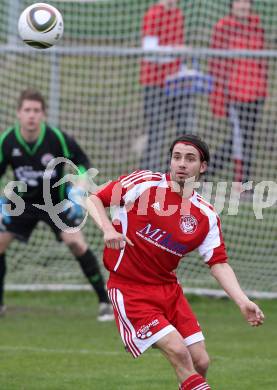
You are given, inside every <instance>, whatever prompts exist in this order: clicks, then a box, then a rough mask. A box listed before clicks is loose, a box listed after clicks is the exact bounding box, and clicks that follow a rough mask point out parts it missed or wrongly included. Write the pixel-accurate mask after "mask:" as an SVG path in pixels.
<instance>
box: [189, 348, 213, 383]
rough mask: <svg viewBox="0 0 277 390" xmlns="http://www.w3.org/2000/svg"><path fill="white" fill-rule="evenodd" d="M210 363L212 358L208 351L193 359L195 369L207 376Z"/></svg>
mask: <svg viewBox="0 0 277 390" xmlns="http://www.w3.org/2000/svg"><path fill="white" fill-rule="evenodd" d="M209 364H210V358H209V355H208V354H207V352H206V351H203V353H202V354H201V355H200V356H198V357H197V358H196V359H194V361H193V365H194V368H195V370H196V371H197V372H198V373H199V374H200V375H202V376H204V377H205V376H206V373H207V371H208V368H209Z"/></svg>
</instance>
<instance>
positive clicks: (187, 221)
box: [180, 215, 198, 234]
mask: <svg viewBox="0 0 277 390" xmlns="http://www.w3.org/2000/svg"><path fill="white" fill-rule="evenodd" d="M197 226H198V222H197V219H196V218H195V217H194V216H193V215H182V217H181V218H180V228H181V230H182V231H183V232H184V233H186V234H192V233H194V232H195V230H196V229H197Z"/></svg>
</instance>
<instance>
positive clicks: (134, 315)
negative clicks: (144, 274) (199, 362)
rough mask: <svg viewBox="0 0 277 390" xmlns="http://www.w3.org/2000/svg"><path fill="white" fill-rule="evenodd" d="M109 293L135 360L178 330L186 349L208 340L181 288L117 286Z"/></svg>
mask: <svg viewBox="0 0 277 390" xmlns="http://www.w3.org/2000/svg"><path fill="white" fill-rule="evenodd" d="M115 284H116V287H115ZM108 292H109V297H110V300H111V302H112V304H113V307H114V312H115V319H116V324H117V327H118V330H119V332H120V335H121V338H122V340H123V343H124V345H125V347H126V349H128V350H129V351H130V352H131V353H132V355H133V356H134V357H138V356H139V355H140V354H141V353H143V352H144V351H145V350H146V349H147V348H149V347H150V346H151V345H153V344H154V343H156V342H157V341H158V340H160V339H161V338H162V337H164V336H166V335H167V334H168V333H170V332H172V331H174V330H177V331H178V332H179V333H180V334H181V335H182V337H183V338H184V343H185V344H186V345H191V344H194V343H197V342H199V341H202V340H204V336H203V333H202V331H201V328H200V325H199V323H198V321H197V319H196V317H195V315H194V314H193V312H192V310H191V308H190V305H189V303H188V302H187V300H186V298H185V296H184V294H183V291H182V288H181V287H180V285H179V284H177V283H176V284H175V283H170V284H165V285H141V284H133V283H132V284H123V283H120V284H119V283H114V282H113V283H108Z"/></svg>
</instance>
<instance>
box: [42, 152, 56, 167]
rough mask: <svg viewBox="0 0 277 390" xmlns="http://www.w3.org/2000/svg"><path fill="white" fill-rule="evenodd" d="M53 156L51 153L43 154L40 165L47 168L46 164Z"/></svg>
mask: <svg viewBox="0 0 277 390" xmlns="http://www.w3.org/2000/svg"><path fill="white" fill-rule="evenodd" d="M53 158H54V156H53V155H52V154H51V153H46V154H44V155H43V156H42V157H41V163H42V165H44V166H45V167H46V166H47V164H48V163H49V162H50V161H51V160H53Z"/></svg>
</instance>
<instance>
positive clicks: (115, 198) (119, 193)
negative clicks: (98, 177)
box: [95, 176, 126, 207]
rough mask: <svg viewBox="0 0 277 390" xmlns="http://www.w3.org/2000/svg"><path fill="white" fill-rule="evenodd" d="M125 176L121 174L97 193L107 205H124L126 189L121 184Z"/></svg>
mask: <svg viewBox="0 0 277 390" xmlns="http://www.w3.org/2000/svg"><path fill="white" fill-rule="evenodd" d="M124 177H125V176H120V177H119V178H118V179H117V180H115V181H112V182H110V183H108V184H107V185H106V186H105V187H104V188H101V189H100V190H99V191H97V192H96V193H95V195H96V196H97V197H98V198H99V199H100V200H101V201H102V203H103V205H104V206H105V207H110V206H119V205H123V204H124V201H123V196H124V195H125V193H126V189H124V188H123V186H122V184H121V179H123V178H124Z"/></svg>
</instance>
